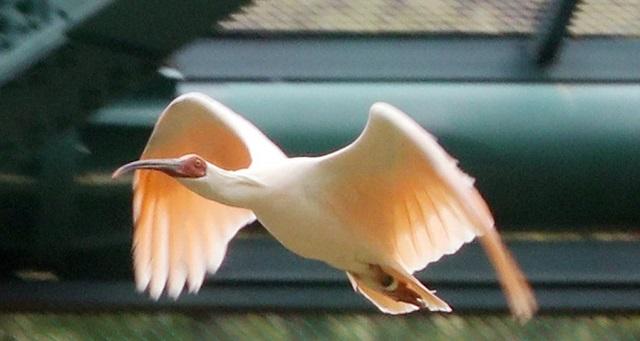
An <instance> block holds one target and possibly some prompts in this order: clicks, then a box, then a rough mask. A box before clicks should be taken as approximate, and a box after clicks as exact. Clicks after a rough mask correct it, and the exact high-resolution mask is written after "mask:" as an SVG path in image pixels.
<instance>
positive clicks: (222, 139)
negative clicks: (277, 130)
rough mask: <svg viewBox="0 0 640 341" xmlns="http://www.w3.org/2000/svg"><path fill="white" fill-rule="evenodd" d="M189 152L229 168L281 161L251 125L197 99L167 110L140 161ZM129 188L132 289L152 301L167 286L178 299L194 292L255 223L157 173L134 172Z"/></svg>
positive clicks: (177, 102)
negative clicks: (240, 232) (238, 235)
mask: <svg viewBox="0 0 640 341" xmlns="http://www.w3.org/2000/svg"><path fill="white" fill-rule="evenodd" d="M190 153H194V154H198V155H200V156H202V157H203V158H205V159H206V160H207V161H209V162H211V163H213V164H215V165H217V166H219V167H221V168H224V169H228V170H237V169H242V168H248V167H251V166H254V165H260V164H266V163H269V162H273V161H275V160H280V159H283V158H285V157H286V156H285V155H284V154H283V153H282V151H280V149H279V148H278V147H277V146H275V145H274V144H273V143H272V142H271V141H270V140H269V139H268V138H267V137H266V136H264V135H263V134H262V133H261V132H260V131H259V130H258V129H257V128H256V127H255V126H253V125H252V124H251V123H249V122H248V121H246V120H245V119H243V118H242V117H240V116H239V115H237V114H236V113H234V112H233V111H232V110H231V109H229V108H227V107H225V106H224V105H222V104H221V103H219V102H216V101H214V100H213V99H211V98H209V97H207V96H205V95H202V94H197V93H190V94H186V95H182V96H180V97H178V98H176V99H175V100H174V101H173V102H171V104H169V106H167V108H166V109H165V110H164V112H163V113H162V115H161V116H160V118H159V120H158V122H157V123H156V125H155V128H154V130H153V133H152V134H151V137H150V138H149V142H148V143H147V146H146V148H145V150H144V152H143V153H142V156H141V159H151V158H174V157H179V156H181V155H184V154H190ZM133 187H134V205H133V216H134V224H135V230H134V233H133V258H134V270H135V279H136V285H137V288H138V290H140V291H144V290H146V289H147V288H148V289H149V293H150V295H151V296H152V297H154V298H158V297H159V296H160V295H161V294H162V292H163V291H164V290H165V288H166V290H167V292H168V294H169V295H170V296H172V297H177V296H178V295H180V293H181V291H182V289H183V288H184V286H185V283H188V287H189V291H192V292H194V291H197V290H198V289H199V288H200V286H201V285H202V282H203V280H204V277H205V274H206V272H207V271H208V272H210V273H214V272H216V270H217V269H218V267H219V266H220V263H221V262H222V259H223V258H224V255H225V252H226V248H227V243H228V242H229V240H230V239H231V238H232V237H233V236H234V235H235V234H236V232H237V231H238V230H239V229H240V228H241V227H243V226H244V225H246V224H248V223H250V222H251V221H253V220H254V219H255V216H254V215H253V213H252V212H251V211H250V210H247V209H242V208H236V207H229V206H225V205H223V204H220V203H217V202H214V201H210V200H207V199H204V198H202V197H200V196H198V195H197V194H194V193H192V192H191V191H189V190H188V189H187V188H185V187H184V186H182V185H181V184H179V183H178V182H177V181H176V180H175V179H173V178H172V177H170V176H167V175H165V174H163V173H161V172H154V171H147V170H138V171H136V173H135V175H134V185H133Z"/></svg>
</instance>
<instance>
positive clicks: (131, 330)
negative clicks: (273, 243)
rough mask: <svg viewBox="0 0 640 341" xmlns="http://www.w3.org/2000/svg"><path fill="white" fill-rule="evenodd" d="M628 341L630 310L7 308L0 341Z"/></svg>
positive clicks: (638, 333) (638, 334) (639, 328)
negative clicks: (520, 313) (397, 312)
mask: <svg viewBox="0 0 640 341" xmlns="http://www.w3.org/2000/svg"><path fill="white" fill-rule="evenodd" d="M122 339H127V340H158V339H179V340H324V339H330V340H393V339H406V340H418V339H429V340H634V339H640V314H638V315H590V316H586V315H579V316H569V315H553V316H539V317H537V318H535V319H534V320H532V321H530V322H529V323H527V324H525V325H520V324H518V323H517V322H515V321H513V320H512V319H511V318H510V317H508V316H503V315H441V314H428V313H425V314H412V315H407V316H399V317H398V316H385V315H381V314H358V313H328V314H325V313H302V314H291V313H286V314H281V313H219V312H218V313H193V314H191V313H149V312H144V313H139V312H135V313H132V312H123V313H117V312H110V313H82V314H51V313H44V314H39V313H11V314H2V315H0V340H122Z"/></svg>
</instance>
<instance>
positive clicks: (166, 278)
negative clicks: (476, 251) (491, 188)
mask: <svg viewBox="0 0 640 341" xmlns="http://www.w3.org/2000/svg"><path fill="white" fill-rule="evenodd" d="M191 153H197V154H199V155H201V156H197V155H190V154H191ZM185 154H186V155H185ZM183 155H184V156H183ZM131 169H139V170H138V171H137V173H136V178H135V180H134V189H135V198H134V218H135V222H136V230H135V233H134V265H135V270H136V282H137V284H138V288H139V289H140V290H144V289H147V288H148V289H149V291H150V293H151V295H152V296H153V297H158V296H159V295H160V294H161V293H162V292H163V290H165V289H166V290H167V292H168V293H169V294H170V295H171V296H174V297H177V296H178V295H179V294H180V292H181V291H182V289H183V287H184V285H185V283H187V284H188V286H189V289H190V290H191V291H197V290H198V288H199V287H200V285H201V283H202V281H203V279H204V276H205V272H206V271H209V272H211V273H213V272H215V271H216V270H217V268H218V267H219V265H220V262H221V261H222V259H223V257H224V253H225V250H226V245H227V243H228V241H229V240H230V239H231V238H232V237H233V235H234V234H235V233H236V231H237V230H238V229H239V228H241V227H242V226H243V225H245V224H246V223H248V222H250V221H252V220H254V219H256V218H257V219H258V220H259V221H260V222H261V223H262V225H263V226H264V227H265V228H266V229H267V230H268V231H269V232H270V233H271V234H272V235H273V236H274V237H275V238H276V239H277V240H278V241H280V243H282V244H283V245H284V246H285V247H286V248H288V249H289V250H291V251H293V252H294V253H296V254H298V255H300V256H302V257H306V258H311V259H316V260H320V261H323V262H325V263H328V264H329V265H331V266H333V267H335V268H338V269H341V270H344V271H346V272H347V275H348V277H349V280H350V281H351V284H352V285H353V287H354V289H355V290H357V291H359V292H360V293H362V294H363V295H364V296H366V297H367V298H368V299H369V300H371V301H372V302H373V303H374V304H376V305H377V306H378V307H379V308H380V309H381V310H382V311H385V312H388V313H394V314H397V313H405V312H409V311H413V310H416V309H419V308H429V309H431V310H441V311H449V310H450V308H449V306H448V305H447V304H446V303H445V302H444V301H442V300H440V299H439V298H437V297H436V296H435V295H434V294H433V292H431V291H429V290H428V289H426V288H425V287H424V286H423V285H422V284H421V283H420V282H419V281H418V280H417V279H416V278H415V277H413V275H412V274H413V273H414V272H415V271H417V270H420V269H422V268H424V267H425V266H426V265H427V264H428V263H430V262H434V261H437V260H438V259H439V258H440V257H442V256H443V255H445V254H450V253H453V252H455V251H456V250H458V249H459V248H460V247H461V246H462V245H463V244H464V243H466V242H469V241H471V240H472V239H473V238H474V237H476V236H483V237H482V238H481V242H482V244H483V246H485V248H486V249H487V253H488V255H489V258H490V259H491V261H492V262H493V263H494V265H495V267H496V269H497V270H498V275H499V277H500V279H501V282H502V284H503V287H504V288H505V292H506V293H507V298H508V301H509V303H510V306H511V308H512V310H513V311H514V313H515V314H516V315H518V316H519V317H523V318H526V317H529V316H530V315H531V314H532V313H533V311H534V310H535V301H534V299H533V296H532V293H531V291H530V289H529V287H528V285H527V284H526V281H525V280H524V277H523V276H522V274H521V273H520V271H519V270H518V268H517V265H516V264H515V262H514V261H513V259H512V258H511V257H510V255H509V253H508V251H507V250H506V249H505V248H504V246H503V245H502V242H501V241H500V238H499V236H498V234H497V233H496V231H495V229H494V226H493V224H494V223H493V218H492V217H491V214H490V212H489V210H488V208H487V206H486V204H485V203H484V200H483V199H482V197H481V196H480V194H479V193H478V192H477V191H476V189H475V188H474V186H473V180H472V179H471V178H470V177H468V176H467V175H465V174H464V173H462V172H461V171H460V170H459V169H458V168H457V166H456V162H455V160H453V159H452V158H451V157H449V155H448V154H447V153H446V152H445V151H444V150H443V149H442V148H441V147H440V146H439V145H438V144H437V143H436V142H435V139H434V138H433V137H431V135H429V134H428V133H427V132H425V131H424V130H423V129H422V128H421V127H420V126H419V125H418V124H417V123H415V122H414V121H413V120H411V119H410V118H409V117H408V116H406V115H405V114H404V113H402V112H400V111H399V110H398V109H396V108H394V107H392V106H390V105H388V104H385V103H377V104H374V105H373V106H372V108H371V111H370V117H369V122H368V123H367V127H366V128H365V130H364V132H363V133H362V135H361V136H360V137H359V138H358V139H357V140H356V141H355V142H354V143H352V144H350V145H348V146H346V147H345V148H343V149H340V150H338V151H336V152H333V153H331V154H328V155H324V156H319V157H300V158H287V157H286V156H285V155H284V154H283V153H282V152H281V151H280V149H279V148H278V147H277V146H275V144H273V143H272V142H271V141H270V140H269V139H268V138H266V137H265V136H264V135H263V134H262V133H261V132H259V131H258V130H257V128H255V127H254V126H253V125H251V124H250V123H249V122H247V121H245V120H244V119H242V118H241V117H240V116H238V115H237V114H235V113H233V112H232V111H231V110H230V109H228V108H226V107H224V106H223V105H222V104H220V103H218V102H215V101H213V100H211V99H209V98H208V97H206V96H203V95H200V94H188V95H183V96H181V97H179V98H178V99H176V100H175V101H174V102H172V104H170V105H169V107H168V108H167V109H166V110H165V112H164V114H163V115H162V116H161V118H160V120H159V121H158V123H157V124H156V128H155V129H154V132H153V134H152V136H151V138H150V140H149V143H148V145H147V148H146V149H145V152H144V153H143V156H142V158H141V160H140V161H136V162H133V163H131V164H128V165H125V166H123V167H122V168H121V169H120V170H118V171H117V172H116V175H117V174H120V173H122V172H124V171H127V170H131ZM149 169H151V170H159V171H161V172H157V171H151V170H149ZM162 172H164V173H166V174H162ZM167 174H168V175H171V176H167Z"/></svg>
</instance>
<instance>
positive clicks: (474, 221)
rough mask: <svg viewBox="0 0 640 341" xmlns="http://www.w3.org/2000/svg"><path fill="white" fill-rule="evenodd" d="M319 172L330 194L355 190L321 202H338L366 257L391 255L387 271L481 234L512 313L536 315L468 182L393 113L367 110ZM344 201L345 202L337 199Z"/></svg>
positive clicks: (419, 265) (420, 264)
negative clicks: (363, 121)
mask: <svg viewBox="0 0 640 341" xmlns="http://www.w3.org/2000/svg"><path fill="white" fill-rule="evenodd" d="M320 169H321V170H320V172H321V174H332V176H333V177H334V179H333V181H334V182H335V183H334V186H333V187H334V188H335V189H334V190H335V191H341V192H344V189H345V188H350V189H354V188H357V189H359V191H360V192H359V193H357V194H354V192H353V190H352V191H350V192H351V193H352V194H350V195H347V194H344V193H329V194H328V195H329V197H331V198H334V199H336V200H335V201H338V202H337V203H334V207H340V206H345V207H348V214H344V216H345V219H350V220H349V221H348V222H349V224H348V225H349V226H351V227H352V230H353V234H354V235H353V237H354V238H355V240H361V241H365V242H366V243H368V249H371V250H373V251H372V254H376V255H385V256H386V255H391V258H392V260H391V261H390V263H389V264H395V266H400V268H401V270H402V272H406V273H413V272H414V271H417V270H420V269H423V268H424V267H425V266H427V264H429V263H431V262H434V261H437V260H438V259H440V258H441V257H442V256H443V255H446V254H451V253H454V252H456V251H457V250H458V249H459V248H460V247H461V246H462V245H463V244H464V243H467V242H470V241H471V240H473V239H474V237H476V236H483V235H486V238H485V239H486V241H485V239H482V238H481V241H482V245H483V246H484V247H485V249H486V251H487V254H488V255H489V259H490V260H491V261H492V263H493V265H494V267H495V268H496V270H497V272H498V277H499V279H500V281H501V283H502V284H503V287H504V288H505V293H506V295H507V299H508V302H509V303H510V306H511V308H512V311H514V313H515V314H516V315H518V316H519V317H522V318H527V317H529V316H530V315H531V314H532V313H533V311H534V310H535V309H536V304H535V300H534V298H533V294H532V291H531V289H530V287H529V286H528V284H527V283H526V281H525V280H524V276H523V275H522V273H521V271H520V270H519V269H518V267H517V265H516V263H515V261H514V260H513V258H512V257H511V256H510V254H509V253H508V251H507V249H506V248H505V247H504V245H503V244H502V242H501V241H500V239H499V237H498V234H497V233H496V231H495V227H494V221H493V217H492V215H491V212H490V211H489V209H488V206H487V204H486V203H485V201H484V200H483V199H482V197H481V196H480V193H479V192H478V191H477V190H476V188H475V187H474V185H473V178H471V177H469V176H468V175H466V174H465V173H463V172H462V171H461V170H460V169H459V168H458V166H457V161H456V160H454V159H453V158H452V157H451V156H449V155H448V154H447V152H446V151H445V150H444V149H443V148H442V147H441V146H440V145H439V144H438V143H437V142H436V139H435V138H434V137H433V136H431V135H430V134H429V133H427V132H426V131H424V130H423V129H422V128H421V127H420V126H419V125H418V124H417V123H416V122H415V121H413V120H412V119H411V118H409V117H408V116H407V115H406V114H404V113H403V112H401V111H400V110H398V109H396V108H394V107H392V106H391V105H388V104H385V103H376V104H374V105H373V106H372V107H371V110H370V114H369V121H368V123H367V126H366V128H365V130H364V131H363V133H362V134H361V135H360V137H358V139H357V140H356V141H355V142H354V143H352V144H351V145H349V146H347V147H346V148H344V149H342V150H339V151H337V152H335V153H333V154H330V155H327V156H325V157H324V159H322V162H321V167H320ZM347 196H349V200H348V201H347V200H344V199H341V198H345V197H347ZM372 198H375V199H372ZM340 200H342V201H340ZM374 201H375V206H376V207H375V209H373V207H372V202H374ZM345 210H347V209H346V208H345ZM389 225H391V226H389ZM483 238H484V237H483ZM389 241H392V242H391V243H389Z"/></svg>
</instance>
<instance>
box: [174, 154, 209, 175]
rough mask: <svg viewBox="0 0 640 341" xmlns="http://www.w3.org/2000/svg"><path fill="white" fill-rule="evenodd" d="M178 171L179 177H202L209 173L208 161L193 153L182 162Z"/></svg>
mask: <svg viewBox="0 0 640 341" xmlns="http://www.w3.org/2000/svg"><path fill="white" fill-rule="evenodd" d="M177 173H179V174H178V175H177V176H178V177H183V178H201V177H203V176H205V175H207V163H206V162H205V161H204V160H203V159H202V158H200V157H199V156H196V155H193V156H190V157H188V158H187V159H185V160H183V161H182V162H181V163H180V166H179V167H178V170H177Z"/></svg>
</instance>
